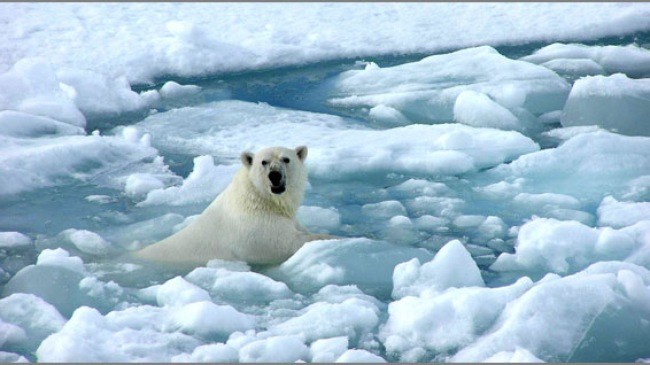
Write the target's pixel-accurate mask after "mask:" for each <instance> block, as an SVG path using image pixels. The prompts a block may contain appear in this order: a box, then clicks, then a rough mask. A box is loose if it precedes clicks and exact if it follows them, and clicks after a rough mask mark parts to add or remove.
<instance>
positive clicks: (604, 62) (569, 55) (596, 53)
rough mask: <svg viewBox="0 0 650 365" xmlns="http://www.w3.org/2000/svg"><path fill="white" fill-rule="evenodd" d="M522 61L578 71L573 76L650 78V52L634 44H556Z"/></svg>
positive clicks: (555, 68)
mask: <svg viewBox="0 0 650 365" xmlns="http://www.w3.org/2000/svg"><path fill="white" fill-rule="evenodd" d="M521 60H524V61H528V62H532V63H537V64H542V65H544V66H547V67H549V66H550V67H549V68H551V69H553V70H556V71H575V72H572V73H573V74H576V76H577V75H578V74H580V75H581V76H586V75H597V74H600V73H603V72H606V73H608V74H613V73H617V72H622V73H624V74H626V75H628V76H631V77H634V78H638V77H648V76H650V66H649V64H650V51H648V50H647V49H645V48H641V47H639V46H637V45H634V44H630V45H627V46H587V45H583V44H562V43H553V44H550V45H548V46H545V47H542V48H540V49H538V50H537V51H535V52H534V53H533V54H531V55H529V56H525V57H522V58H521ZM590 61H591V62H590ZM562 65H565V66H564V67H563V66H562ZM554 66H555V67H554ZM558 66H559V67H558ZM567 66H568V67H567Z"/></svg>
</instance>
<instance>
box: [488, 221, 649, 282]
mask: <svg viewBox="0 0 650 365" xmlns="http://www.w3.org/2000/svg"><path fill="white" fill-rule="evenodd" d="M649 223H650V221H645V222H642V223H638V224H637V225H634V226H630V227H627V228H624V229H620V230H615V229H612V228H609V227H605V228H592V227H589V226H586V225H584V224H582V223H579V222H576V221H559V220H556V219H548V218H538V219H534V220H532V221H530V222H528V223H526V224H524V225H523V226H522V227H521V228H520V229H519V234H518V236H517V243H516V244H515V253H513V254H511V253H502V254H501V255H500V256H499V257H498V259H497V261H496V262H495V263H494V264H493V265H492V266H491V267H490V269H492V270H495V271H510V270H528V271H531V272H555V273H559V274H566V273H569V272H576V271H578V270H581V269H583V268H585V267H587V266H588V265H590V264H591V263H594V262H597V261H601V260H623V259H626V258H628V257H629V256H630V255H631V254H632V253H634V251H635V250H636V249H638V248H642V247H644V244H645V243H644V239H643V235H644V234H648V233H649V232H650V230H649V229H650V224H649ZM637 236H638V238H637ZM644 250H647V248H644Z"/></svg>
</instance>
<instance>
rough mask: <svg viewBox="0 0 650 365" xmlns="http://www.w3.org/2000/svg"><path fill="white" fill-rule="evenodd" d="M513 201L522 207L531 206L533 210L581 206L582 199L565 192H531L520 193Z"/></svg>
mask: <svg viewBox="0 0 650 365" xmlns="http://www.w3.org/2000/svg"><path fill="white" fill-rule="evenodd" d="M513 202H514V203H515V204H517V205H521V206H522V207H526V208H531V209H533V210H538V209H541V210H545V209H548V208H549V207H550V208H573V209H577V208H580V201H578V199H576V198H574V197H572V196H569V195H563V194H555V193H543V194H529V193H519V194H517V196H515V197H514V199H513Z"/></svg>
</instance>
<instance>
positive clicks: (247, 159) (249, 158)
mask: <svg viewBox="0 0 650 365" xmlns="http://www.w3.org/2000/svg"><path fill="white" fill-rule="evenodd" d="M253 156H254V155H253V154H252V153H250V152H248V151H246V152H242V154H241V156H240V158H241V163H242V164H244V166H246V168H249V169H250V167H251V166H252V165H253Z"/></svg>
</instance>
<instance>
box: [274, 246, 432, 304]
mask: <svg viewBox="0 0 650 365" xmlns="http://www.w3.org/2000/svg"><path fill="white" fill-rule="evenodd" d="M432 256H433V255H431V254H430V253H429V252H427V251H426V250H424V249H416V248H411V247H403V246H397V245H392V244H389V243H386V242H377V241H372V240H369V239H366V238H351V239H343V240H326V241H312V242H308V243H306V244H305V245H304V246H303V247H302V248H301V249H300V250H298V252H296V253H295V254H294V255H293V256H291V257H290V258H289V259H288V260H287V261H285V262H284V263H282V264H281V265H280V266H279V267H276V268H272V269H269V270H267V274H268V275H269V276H271V277H273V278H277V279H279V280H282V281H284V282H285V283H287V284H288V285H289V287H291V288H292V289H293V290H294V291H298V292H300V293H305V292H314V291H317V290H319V289H320V288H322V287H324V286H326V285H328V284H338V285H347V284H354V285H356V286H358V287H359V288H361V289H362V290H364V291H365V292H368V293H372V294H376V295H379V296H386V297H388V296H389V295H390V292H391V289H392V273H393V268H394V267H395V265H397V264H398V263H400V262H404V261H407V260H410V259H412V258H414V257H417V258H418V259H420V260H426V261H428V260H430V259H431V258H432ZM361 261H363V262H365V263H366V264H364V265H363V266H360V265H359V264H358V263H359V262H361Z"/></svg>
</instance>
